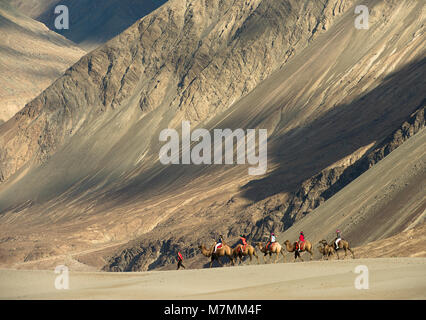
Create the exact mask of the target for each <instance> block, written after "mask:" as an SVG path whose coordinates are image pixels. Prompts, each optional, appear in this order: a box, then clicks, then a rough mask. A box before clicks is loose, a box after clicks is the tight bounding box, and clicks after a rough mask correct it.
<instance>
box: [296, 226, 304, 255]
mask: <svg viewBox="0 0 426 320" xmlns="http://www.w3.org/2000/svg"><path fill="white" fill-rule="evenodd" d="M304 242H305V235H304V234H303V231H300V235H299V242H296V243H297V251H300V247H301V246H302V244H303V243H304Z"/></svg>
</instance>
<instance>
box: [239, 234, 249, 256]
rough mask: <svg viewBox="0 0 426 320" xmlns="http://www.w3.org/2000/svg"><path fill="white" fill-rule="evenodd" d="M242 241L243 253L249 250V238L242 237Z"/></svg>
mask: <svg viewBox="0 0 426 320" xmlns="http://www.w3.org/2000/svg"><path fill="white" fill-rule="evenodd" d="M240 240H241V243H242V247H241V251H242V252H244V251H246V248H247V237H246V236H245V235H244V234H243V235H242V236H240Z"/></svg>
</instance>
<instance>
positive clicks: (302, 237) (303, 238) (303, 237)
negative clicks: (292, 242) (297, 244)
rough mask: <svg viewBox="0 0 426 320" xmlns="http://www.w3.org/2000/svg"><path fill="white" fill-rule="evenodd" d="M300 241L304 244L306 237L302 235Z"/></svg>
mask: <svg viewBox="0 0 426 320" xmlns="http://www.w3.org/2000/svg"><path fill="white" fill-rule="evenodd" d="M299 241H302V242H304V241H305V236H304V235H303V234H301V235H300V236H299Z"/></svg>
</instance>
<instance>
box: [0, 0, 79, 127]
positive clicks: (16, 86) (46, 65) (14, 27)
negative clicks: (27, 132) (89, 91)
mask: <svg viewBox="0 0 426 320" xmlns="http://www.w3.org/2000/svg"><path fill="white" fill-rule="evenodd" d="M84 54H85V52H84V51H83V50H81V49H79V48H77V47H76V46H75V45H74V44H73V43H72V42H71V41H68V40H67V39H65V38H64V37H62V36H60V35H58V34H56V33H54V32H52V31H50V30H49V29H48V28H46V26H44V25H43V24H42V23H40V22H37V21H35V20H32V19H30V18H28V17H27V16H25V15H23V14H21V13H20V12H18V11H17V10H15V9H13V7H11V6H10V5H9V3H8V1H6V0H1V1H0V122H5V121H7V120H9V119H10V118H11V117H12V116H13V115H14V114H15V113H16V112H18V111H19V110H21V109H22V108H23V107H24V106H25V104H26V103H27V102H29V101H31V100H33V99H34V98H35V97H36V96H37V95H38V94H39V93H41V92H42V91H43V90H44V89H46V88H47V87H48V86H49V85H50V84H51V83H52V82H53V81H54V80H55V79H56V78H58V77H59V76H60V75H62V74H63V72H64V71H65V70H66V69H67V68H68V67H69V66H71V65H72V64H73V63H75V62H77V61H78V60H79V59H80V58H81V57H82V56H83V55H84Z"/></svg>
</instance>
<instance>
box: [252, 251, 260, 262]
mask: <svg viewBox="0 0 426 320" xmlns="http://www.w3.org/2000/svg"><path fill="white" fill-rule="evenodd" d="M253 254H254V256H255V257H256V259H257V264H259V256H258V255H257V254H256V251H255V252H253Z"/></svg>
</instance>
